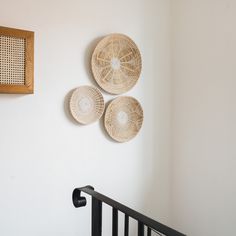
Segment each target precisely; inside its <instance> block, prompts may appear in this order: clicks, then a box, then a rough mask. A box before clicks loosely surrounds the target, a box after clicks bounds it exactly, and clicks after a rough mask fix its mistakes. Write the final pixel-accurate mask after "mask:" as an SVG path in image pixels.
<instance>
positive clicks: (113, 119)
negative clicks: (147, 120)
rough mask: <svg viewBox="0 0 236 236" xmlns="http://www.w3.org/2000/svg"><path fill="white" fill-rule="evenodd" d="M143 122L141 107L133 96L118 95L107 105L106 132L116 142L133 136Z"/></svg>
mask: <svg viewBox="0 0 236 236" xmlns="http://www.w3.org/2000/svg"><path fill="white" fill-rule="evenodd" d="M142 123H143V109H142V107H141V105H140V103H139V102H138V101H137V100H136V99H135V98H133V97H125V96H123V97H118V98H116V99H114V100H113V101H112V102H111V103H110V104H109V105H108V107H107V109H106V112H105V118H104V125H105V128H106V131H107V132H108V134H109V135H110V136H111V137H112V138H113V139H114V140H116V141H118V142H127V141H129V140H130V139H132V138H134V137H135V136H136V135H137V133H138V132H139V130H140V128H141V126H142Z"/></svg>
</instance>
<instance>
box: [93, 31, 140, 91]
mask: <svg viewBox="0 0 236 236" xmlns="http://www.w3.org/2000/svg"><path fill="white" fill-rule="evenodd" d="M91 66H92V72H93V75H94V78H95V80H96V81H97V83H98V84H99V86H100V87H101V88H102V89H104V90H105V91H107V92H109V93H111V94H122V93H125V92H127V91H129V90H130V89H131V88H133V86H134V85H135V84H136V83H137V81H138V79H139V77H140V73H141V69H142V60H141V54H140V52H139V49H138V47H137V46H136V44H135V43H134V42H133V40H132V39H130V38H129V37H127V36H126V35H123V34H111V35H108V36H106V37H105V38H103V39H102V40H101V41H100V42H99V43H98V45H97V46H96V48H95V50H94V52H93V55H92V61H91Z"/></svg>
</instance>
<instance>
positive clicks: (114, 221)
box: [112, 208, 118, 236]
mask: <svg viewBox="0 0 236 236" xmlns="http://www.w3.org/2000/svg"><path fill="white" fill-rule="evenodd" d="M112 236H118V210H117V209H115V208H113V209H112Z"/></svg>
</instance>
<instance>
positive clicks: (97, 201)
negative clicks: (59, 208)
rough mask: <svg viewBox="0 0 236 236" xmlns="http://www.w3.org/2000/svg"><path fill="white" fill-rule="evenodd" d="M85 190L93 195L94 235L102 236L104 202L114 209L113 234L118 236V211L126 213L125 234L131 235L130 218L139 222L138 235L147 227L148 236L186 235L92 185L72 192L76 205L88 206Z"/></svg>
mask: <svg viewBox="0 0 236 236" xmlns="http://www.w3.org/2000/svg"><path fill="white" fill-rule="evenodd" d="M81 192H84V193H86V194H89V195H91V196H92V236H102V203H106V204H107V205H109V206H111V207H112V208H113V209H112V236H118V211H120V212H123V213H124V214H125V219H124V236H129V218H133V219H135V220H137V222H138V236H144V232H145V230H144V229H145V227H146V228H147V230H146V232H147V236H151V234H152V232H155V233H157V234H159V235H166V236H184V234H182V233H180V232H178V231H176V230H174V229H172V228H170V227H168V226H166V225H164V224H161V223H159V222H157V221H155V220H153V219H151V218H149V217H147V216H145V215H143V214H140V213H139V212H137V211H134V210H132V209H131V208H129V207H126V206H125V205H123V204H121V203H119V202H117V201H114V200H112V199H111V198H109V197H107V196H105V195H103V194H100V193H98V192H96V191H94V188H93V187H92V186H85V187H82V188H76V189H75V190H74V191H73V194H72V200H73V204H74V206H75V207H83V206H86V203H87V201H86V198H85V197H82V196H81V195H80V194H81Z"/></svg>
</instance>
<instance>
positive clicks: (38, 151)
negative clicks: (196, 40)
mask: <svg viewBox="0 0 236 236" xmlns="http://www.w3.org/2000/svg"><path fill="white" fill-rule="evenodd" d="M0 6H1V7H0V24H1V25H3V26H8V27H15V28H23V29H28V30H33V31H35V94H34V95H0V107H1V122H0V153H1V155H0V186H1V201H0V209H1V211H0V222H1V223H0V235H4V236H14V235H19V236H23V235H24V236H30V235H34V236H42V235H50V236H59V235H60V236H68V235H71V236H73V235H74V236H76V235H83V236H88V235H89V231H87V230H88V229H89V220H88V219H89V208H84V209H80V210H76V209H74V208H73V207H72V203H71V192H72V190H73V188H74V187H78V186H83V185H85V184H91V185H94V186H95V187H96V189H97V190H98V191H101V192H103V193H105V194H108V195H110V196H111V197H114V198H115V199H117V200H120V201H122V202H124V203H126V204H128V205H129V206H131V207H134V208H136V209H137V210H140V211H142V212H144V213H148V214H149V215H150V216H152V217H155V218H156V219H158V220H161V221H162V222H164V223H168V222H169V220H168V216H169V191H170V188H169V187H170V186H169V169H168V168H167V167H168V165H169V160H170V143H169V133H170V47H169V46H170V45H169V44H170V37H169V34H170V17H169V14H170V11H169V9H170V3H169V1H167V0H147V1H146V0H145V1H143V0H138V1H137V0H120V1H110V0H100V1H91V0H86V1H85V0H74V1H73V0H68V1H56V0H50V1H46V0H41V1H36V0H32V1H28V0H21V1H16V0H0ZM113 32H120V33H124V34H127V35H129V36H130V37H131V38H133V40H134V41H135V42H136V43H137V45H138V46H139V48H140V50H141V53H142V57H143V71H142V75H141V78H140V81H139V82H138V84H137V85H136V86H135V87H134V88H133V89H132V90H131V91H130V92H129V93H128V95H131V96H135V97H136V98H137V99H138V100H139V101H140V102H141V104H142V106H143V108H144V115H145V119H144V124H143V127H142V130H141V132H140V133H139V134H138V136H137V137H136V138H135V139H134V140H132V141H130V142H128V143H124V144H118V143H115V142H112V141H111V140H110V139H109V138H108V137H107V136H106V134H105V132H104V130H103V126H102V123H99V122H98V123H95V124H92V125H89V126H79V125H76V124H75V122H73V120H72V119H71V118H70V116H69V113H68V107H67V103H68V96H69V93H70V91H71V89H73V88H75V87H77V86H79V85H84V84H94V81H93V79H92V76H91V73H90V70H89V61H90V56H91V52H92V50H93V48H94V46H95V45H96V43H97V42H98V41H99V40H100V39H101V37H102V36H104V35H106V34H109V33H113ZM111 98H112V97H111V96H109V95H107V94H105V100H106V101H108V100H110V99H111ZM107 212H108V211H107ZM105 230H108V229H105Z"/></svg>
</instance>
